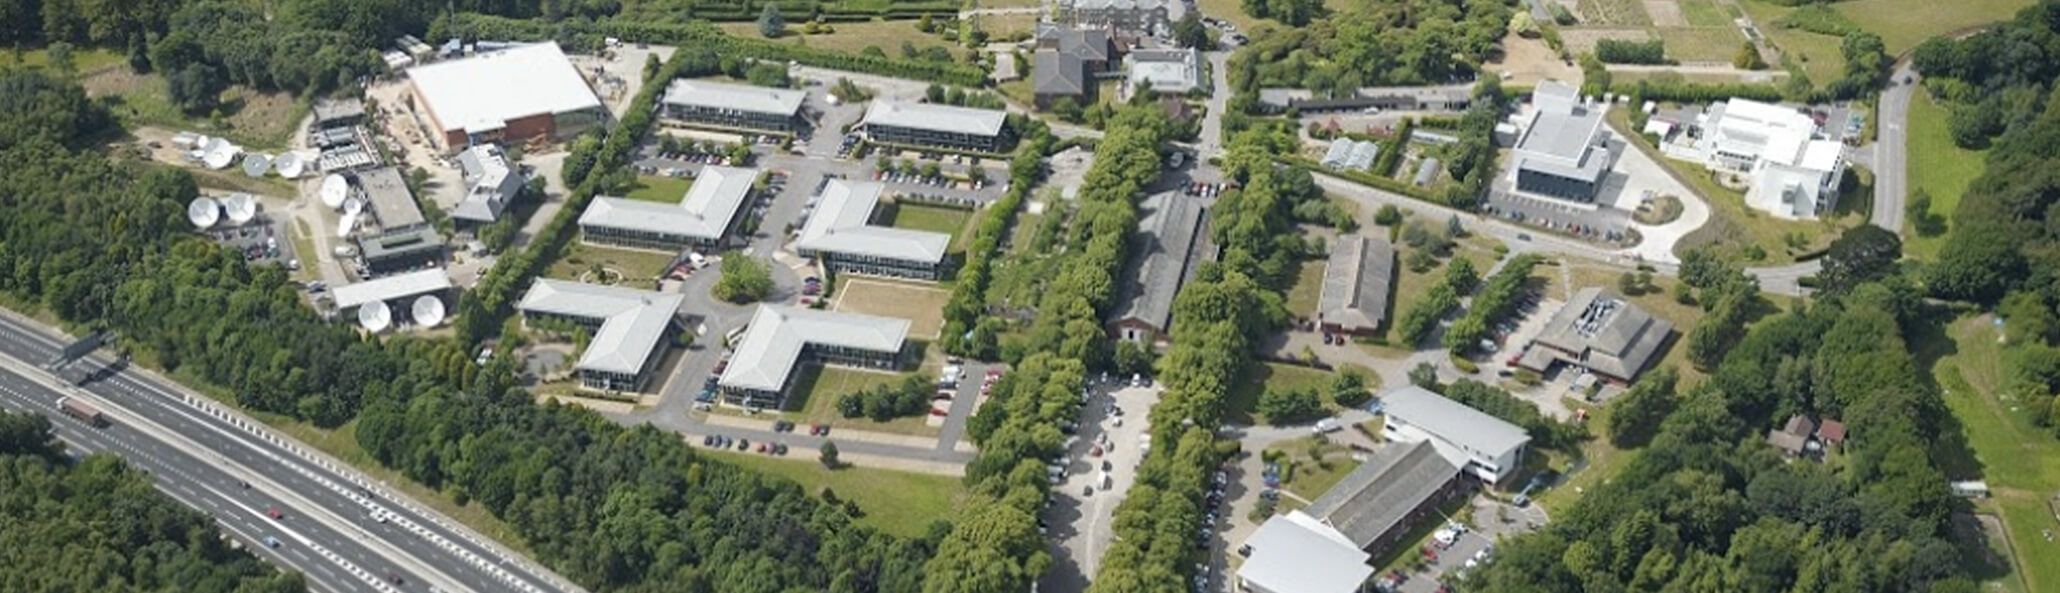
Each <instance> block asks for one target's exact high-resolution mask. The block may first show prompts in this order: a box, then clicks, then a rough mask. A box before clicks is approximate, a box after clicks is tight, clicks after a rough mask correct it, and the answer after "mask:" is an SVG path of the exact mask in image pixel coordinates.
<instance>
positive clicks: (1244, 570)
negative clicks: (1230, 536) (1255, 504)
mask: <svg viewBox="0 0 2060 593" xmlns="http://www.w3.org/2000/svg"><path fill="white" fill-rule="evenodd" d="M1245 545H1249V546H1251V547H1252V557H1251V558H1247V559H1246V560H1245V563H1244V565H1243V566H1240V567H1238V571H1237V576H1238V579H1239V580H1241V581H1244V582H1247V583H1251V584H1254V585H1257V586H1258V587H1259V588H1260V589H1261V590H1265V591H1278V592H1282V593H1286V592H1294V593H1353V592H1355V591H1358V590H1359V588H1360V585H1361V584H1363V583H1365V582H1366V579H1367V578H1368V577H1371V576H1373V567H1372V566H1368V565H1367V564H1366V560H1367V558H1368V556H1367V554H1366V552H1365V551H1363V550H1360V549H1359V546H1357V545H1354V544H1353V543H1352V541H1351V540H1350V539H1348V538H1346V537H1345V536H1344V534H1342V533H1338V530H1336V529H1332V528H1331V527H1330V526H1328V525H1324V524H1323V523H1322V522H1321V521H1318V520H1317V519H1316V518H1315V517H1311V516H1309V515H1308V514H1306V513H1303V512H1301V511H1293V512H1290V513H1288V514H1286V515H1280V516H1275V517H1273V518H1271V519H1267V520H1266V522H1265V523H1264V524H1261V525H1260V526H1259V530H1258V531H1256V532H1253V533H1252V537H1250V538H1248V539H1246V540H1245Z"/></svg>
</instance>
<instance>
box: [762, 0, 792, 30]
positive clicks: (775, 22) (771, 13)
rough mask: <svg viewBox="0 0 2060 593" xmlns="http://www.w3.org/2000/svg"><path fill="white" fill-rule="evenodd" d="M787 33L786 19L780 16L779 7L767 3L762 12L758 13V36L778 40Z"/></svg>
mask: <svg viewBox="0 0 2060 593" xmlns="http://www.w3.org/2000/svg"><path fill="white" fill-rule="evenodd" d="M786 32H787V19H786V18H784V17H781V16H780V5H779V4H777V3H772V2H768V3H766V5H765V9H764V10H760V11H758V34H759V35H761V36H764V37H765V38H766V39H778V38H779V37H780V35H784V34H786Z"/></svg>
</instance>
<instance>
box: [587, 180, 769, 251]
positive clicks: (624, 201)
mask: <svg viewBox="0 0 2060 593" xmlns="http://www.w3.org/2000/svg"><path fill="white" fill-rule="evenodd" d="M757 181H758V170H757V169H743V168H738V167H716V166H710V167H704V168H702V169H701V175H700V176H698V177H696V178H694V185H693V187H690V188H688V189H687V193H686V195H683V196H680V201H679V203H678V204H675V205H666V204H660V203H657V202H646V201H642V200H632V199H628V198H615V197H607V196H597V197H595V198H594V200H593V202H591V203H589V204H587V210H586V212H582V213H580V215H579V226H581V227H607V228H617V229H629V230H638V231H649V232H654V233H666V234H671V235H683V236H688V237H696V238H701V239H707V240H711V241H712V240H716V239H721V238H722V234H723V232H724V231H727V230H729V228H730V221H731V219H734V218H736V216H737V211H738V210H739V209H741V208H742V206H743V205H744V201H745V198H747V197H749V196H750V195H751V185H752V184H753V183H756V182H757Z"/></svg>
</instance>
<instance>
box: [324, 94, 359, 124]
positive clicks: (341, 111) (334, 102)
mask: <svg viewBox="0 0 2060 593" xmlns="http://www.w3.org/2000/svg"><path fill="white" fill-rule="evenodd" d="M314 111H315V122H317V123H328V122H331V121H336V120H340V119H356V118H361V117H365V102H364V101H360V100H357V99H322V100H319V101H315V108H314Z"/></svg>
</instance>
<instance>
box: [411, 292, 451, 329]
mask: <svg viewBox="0 0 2060 593" xmlns="http://www.w3.org/2000/svg"><path fill="white" fill-rule="evenodd" d="M409 313H411V315H409V316H410V317H413V318H414V319H415V323H417V324H421V325H422V326H423V327H436V326H437V325H440V324H442V323H443V317H444V310H443V299H439V298H436V295H433V294H425V295H422V296H421V297H418V298H416V299H415V305H414V307H413V308H411V309H409Z"/></svg>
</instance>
